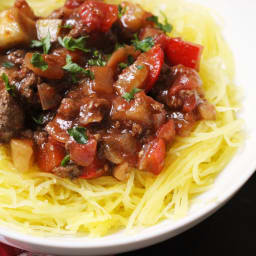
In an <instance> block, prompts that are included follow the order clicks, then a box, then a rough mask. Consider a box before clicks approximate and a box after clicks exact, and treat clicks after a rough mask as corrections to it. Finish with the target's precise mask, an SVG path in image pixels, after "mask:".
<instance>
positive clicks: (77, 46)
mask: <svg viewBox="0 0 256 256" xmlns="http://www.w3.org/2000/svg"><path fill="white" fill-rule="evenodd" d="M86 38H87V37H85V36H82V37H79V38H77V39H74V38H72V37H69V36H65V37H64V38H61V37H58V41H59V44H60V45H61V46H63V47H64V48H66V49H68V50H70V51H75V50H80V51H83V52H90V49H86V48H85V40H86Z"/></svg>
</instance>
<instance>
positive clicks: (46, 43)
mask: <svg viewBox="0 0 256 256" xmlns="http://www.w3.org/2000/svg"><path fill="white" fill-rule="evenodd" d="M31 47H32V48H38V47H43V51H44V54H47V53H48V52H49V50H50V49H51V36H50V33H49V32H48V35H47V36H46V37H45V38H43V39H41V40H40V41H38V40H32V43H31Z"/></svg>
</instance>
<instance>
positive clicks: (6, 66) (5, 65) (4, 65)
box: [2, 61, 15, 68]
mask: <svg viewBox="0 0 256 256" xmlns="http://www.w3.org/2000/svg"><path fill="white" fill-rule="evenodd" d="M2 66H3V67H4V68H13V67H14V66H15V64H14V63H12V62H10V61H6V62H4V63H3V64H2Z"/></svg>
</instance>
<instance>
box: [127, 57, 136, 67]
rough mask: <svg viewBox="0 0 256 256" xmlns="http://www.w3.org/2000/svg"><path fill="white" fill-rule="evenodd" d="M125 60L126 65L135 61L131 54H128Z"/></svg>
mask: <svg viewBox="0 0 256 256" xmlns="http://www.w3.org/2000/svg"><path fill="white" fill-rule="evenodd" d="M127 61H128V65H132V64H133V62H134V61H135V59H134V58H133V56H132V55H128V57H127Z"/></svg>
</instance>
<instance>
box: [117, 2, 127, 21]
mask: <svg viewBox="0 0 256 256" xmlns="http://www.w3.org/2000/svg"><path fill="white" fill-rule="evenodd" d="M126 9H127V8H126V6H125V7H122V6H121V5H120V4H119V5H118V17H119V18H121V17H122V16H123V15H124V14H125V13H126Z"/></svg>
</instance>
